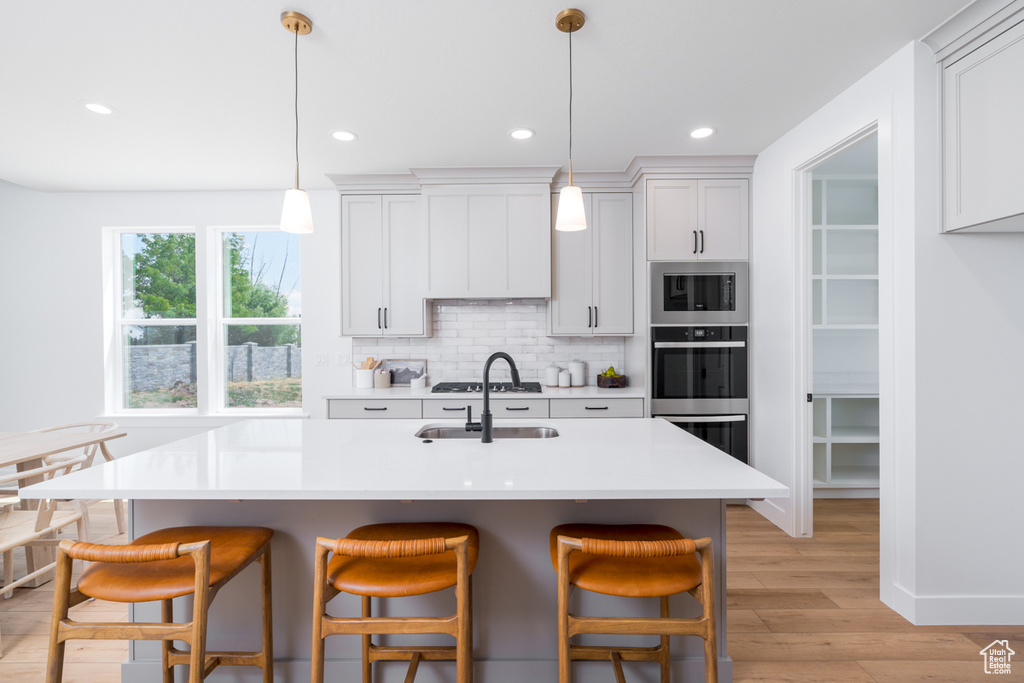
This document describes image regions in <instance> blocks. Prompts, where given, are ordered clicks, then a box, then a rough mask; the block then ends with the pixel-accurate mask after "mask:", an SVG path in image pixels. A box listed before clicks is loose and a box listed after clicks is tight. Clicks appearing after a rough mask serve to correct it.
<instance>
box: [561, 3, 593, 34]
mask: <svg viewBox="0 0 1024 683" xmlns="http://www.w3.org/2000/svg"><path fill="white" fill-rule="evenodd" d="M586 20H587V18H586V16H584V14H583V12H582V11H580V10H578V9H564V10H562V11H561V12H559V13H558V16H557V17H555V28H557V29H558V30H559V31H561V32H562V33H573V32H575V31H579V30H580V29H581V28H583V23H584V22H585V21H586Z"/></svg>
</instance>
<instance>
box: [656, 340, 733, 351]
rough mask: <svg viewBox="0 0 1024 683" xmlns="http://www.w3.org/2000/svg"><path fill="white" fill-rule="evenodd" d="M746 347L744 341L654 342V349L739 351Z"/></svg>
mask: <svg viewBox="0 0 1024 683" xmlns="http://www.w3.org/2000/svg"><path fill="white" fill-rule="evenodd" d="M746 345H747V342H745V341H727V342H654V348H656V349H740V348H743V347H744V346H746Z"/></svg>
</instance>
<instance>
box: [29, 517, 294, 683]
mask: <svg viewBox="0 0 1024 683" xmlns="http://www.w3.org/2000/svg"><path fill="white" fill-rule="evenodd" d="M273 535H274V532H273V530H271V529H265V528H262V527H202V526H199V527H177V528H171V529H162V530H160V531H154V532H153V533H150V534H146V535H145V536H141V537H140V538H137V539H135V540H134V541H132V542H131V543H129V544H128V545H96V544H92V543H75V542H72V541H61V543H60V545H58V552H57V578H56V582H55V584H54V595H53V617H52V619H51V622H50V650H49V656H48V658H47V665H46V681H47V683H60V681H61V677H62V675H63V667H64V644H65V642H66V641H68V640H97V639H98V640H160V641H163V642H162V654H161V664H162V669H163V681H164V683H172V681H173V680H174V673H173V667H174V666H175V665H178V664H188V665H189V678H188V680H189V683H200V681H202V680H203V679H204V678H206V677H207V676H208V675H209V674H210V672H211V671H213V670H214V669H215V668H216V667H218V666H221V665H224V666H258V667H260V668H261V669H263V681H264V683H271V682H272V681H273V680H274V669H273V660H274V655H273V631H272V628H271V625H272V621H271V600H270V538H271V536H273ZM72 560H85V561H87V562H93V563H95V564H92V565H90V566H89V567H88V568H87V569H86V570H85V571H83V572H82V575H81V577H80V578H79V580H78V587H77V588H76V589H75V590H74V591H72V590H71V561H72ZM254 561H255V562H258V563H259V564H260V567H261V572H260V574H261V580H262V591H261V592H262V599H263V600H262V601H263V609H262V611H263V620H262V621H263V624H262V639H263V647H262V648H261V649H260V650H259V651H258V652H207V651H206V629H207V613H208V611H209V608H210V603H211V602H212V601H213V598H214V597H215V596H216V595H217V591H219V590H220V589H221V588H222V587H223V586H224V584H226V583H227V582H228V581H229V580H230V579H231V578H232V577H234V576H236V575H237V574H238V573H239V572H241V571H242V570H243V569H245V567H247V566H249V565H250V564H251V563H252V562H254ZM190 594H194V595H195V598H194V601H193V607H192V620H191V621H190V622H187V623H172V621H171V620H172V618H173V617H172V612H171V600H172V599H173V598H177V597H181V596H183V595H190ZM89 598H99V599H100V600H110V601H113V602H149V601H152V600H159V601H160V603H161V604H160V616H161V621H160V623H138V624H132V623H123V622H79V621H74V620H72V619H69V618H68V608H70V607H74V606H75V605H77V604H79V603H82V602H85V601H86V600H88V599H89ZM175 640H180V641H184V642H185V643H187V644H188V645H189V648H190V649H189V650H184V651H183V650H178V649H177V648H175V647H174V646H173V641H175Z"/></svg>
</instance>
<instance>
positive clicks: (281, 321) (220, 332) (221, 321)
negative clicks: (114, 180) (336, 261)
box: [196, 225, 303, 415]
mask: <svg viewBox="0 0 1024 683" xmlns="http://www.w3.org/2000/svg"><path fill="white" fill-rule="evenodd" d="M280 229H281V228H280V227H279V226H277V225H221V226H216V227H212V228H211V229H210V239H211V242H213V244H212V245H211V247H212V251H211V252H210V254H211V256H212V261H213V269H212V270H211V271H210V273H211V275H212V274H216V276H215V277H214V283H213V286H212V287H208V288H207V290H206V293H207V295H210V296H213V297H214V300H213V301H210V302H208V306H209V310H211V311H214V312H215V314H216V317H215V319H214V320H215V322H214V328H215V329H214V330H213V332H212V334H211V337H212V339H213V343H214V344H215V345H216V346H215V347H213V348H211V352H212V356H213V357H212V358H211V359H210V363H211V366H212V367H213V368H214V369H215V372H214V376H215V378H216V386H212V387H211V388H210V389H211V390H210V391H209V392H207V393H208V394H209V395H210V397H211V398H212V400H213V403H214V404H215V405H217V406H220V408H219V410H218V412H219V413H221V414H230V415H236V414H248V413H251V414H254V415H266V414H267V413H268V412H271V411H273V412H274V413H276V414H295V415H301V414H303V413H302V408H229V407H228V405H227V402H228V401H227V398H228V397H227V391H226V388H227V381H226V380H227V367H225V364H224V355H225V354H224V351H225V349H227V340H228V335H227V327H228V325H298V326H299V334H300V335H301V334H302V318H301V317H298V318H231V317H229V316H228V311H226V310H224V265H225V264H224V249H223V246H222V245H223V243H224V235H226V234H228V233H233V232H278V231H279V230H280ZM197 248H198V246H197ZM300 258H301V257H300ZM300 263H301V262H300ZM300 287H301V285H300ZM196 314H197V315H198V310H197V312H196Z"/></svg>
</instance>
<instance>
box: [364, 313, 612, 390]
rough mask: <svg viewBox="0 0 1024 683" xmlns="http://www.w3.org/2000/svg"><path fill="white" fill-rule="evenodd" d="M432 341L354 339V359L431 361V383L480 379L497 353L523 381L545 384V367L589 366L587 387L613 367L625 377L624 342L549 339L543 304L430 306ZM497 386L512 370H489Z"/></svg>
mask: <svg viewBox="0 0 1024 683" xmlns="http://www.w3.org/2000/svg"><path fill="white" fill-rule="evenodd" d="M430 315H432V316H433V321H434V334H433V336H432V337H425V338H424V337H363V338H356V339H353V340H352V357H353V358H355V359H362V358H366V357H367V356H373V357H374V358H408V359H421V358H425V359H426V361H427V375H428V376H429V383H430V384H436V383H437V382H452V381H456V382H458V381H470V380H479V379H480V377H481V373H482V371H483V367H484V361H485V360H487V357H488V356H489V355H490V354H492V353H494V352H495V351H504V352H506V353H508V354H509V355H511V356H512V358H513V359H514V360H515V362H516V367H518V368H519V374H520V376H521V378H522V379H523V381H530V382H543V379H544V368H546V367H547V366H549V365H558V366H560V367H562V368H563V369H565V368H567V367H568V363H569V361H570V360H582V361H584V362H585V363H586V364H587V384H588V385H589V384H595V383H596V380H595V376H596V375H597V374H598V373H600V372H603V371H604V370H605V369H606V368H607V367H608V366H609V365H614V366H615V368H616V370H618V371H619V372H622V371H623V370H624V368H623V365H624V361H623V359H624V358H625V338H624V337H549V336H547V302H545V301H544V300H543V299H495V300H463V299H458V300H447V299H440V300H436V301H433V302H432V305H431V308H430ZM491 379H492V380H493V381H505V382H507V381H508V380H509V373H508V365H507V364H505V363H504V362H497V363H495V364H494V365H492V366H491Z"/></svg>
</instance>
